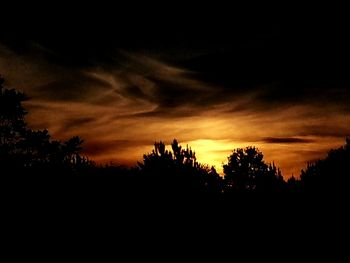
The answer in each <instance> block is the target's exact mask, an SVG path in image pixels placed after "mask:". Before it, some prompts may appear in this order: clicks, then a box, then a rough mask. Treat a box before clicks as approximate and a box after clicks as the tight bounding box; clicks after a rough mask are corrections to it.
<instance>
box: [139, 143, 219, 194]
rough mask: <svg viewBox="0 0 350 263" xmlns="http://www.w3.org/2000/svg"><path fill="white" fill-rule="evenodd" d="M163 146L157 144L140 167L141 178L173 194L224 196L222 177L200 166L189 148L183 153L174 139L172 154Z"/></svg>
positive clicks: (212, 170) (145, 156)
mask: <svg viewBox="0 0 350 263" xmlns="http://www.w3.org/2000/svg"><path fill="white" fill-rule="evenodd" d="M165 148H166V147H165V144H164V143H163V142H156V143H155V144H154V150H152V153H150V154H147V155H144V157H143V163H139V164H138V166H139V168H140V172H141V174H143V175H144V176H149V177H150V178H149V179H151V180H152V184H153V185H155V184H158V187H159V188H161V189H163V190H166V191H172V192H192V193H193V192H210V193H220V192H221V185H222V183H221V181H222V179H221V177H220V176H219V175H218V174H217V172H216V170H215V168H214V167H211V168H209V166H207V165H202V164H200V163H198V162H197V160H196V154H195V152H194V151H192V149H191V148H189V147H188V146H187V147H186V149H182V147H181V146H180V145H179V143H178V141H177V140H176V139H174V141H173V142H172V144H171V148H172V151H168V150H166V149H165Z"/></svg>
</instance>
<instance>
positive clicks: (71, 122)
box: [58, 117, 97, 133]
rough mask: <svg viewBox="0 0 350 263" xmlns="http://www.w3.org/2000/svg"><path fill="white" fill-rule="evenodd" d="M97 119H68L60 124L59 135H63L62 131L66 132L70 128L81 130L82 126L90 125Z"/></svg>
mask: <svg viewBox="0 0 350 263" xmlns="http://www.w3.org/2000/svg"><path fill="white" fill-rule="evenodd" d="M96 120H97V117H80V118H69V119H67V120H65V121H63V123H62V124H61V130H60V131H58V132H59V133H63V132H64V131H68V130H70V129H72V128H81V129H82V130H84V129H83V126H84V125H87V124H91V123H92V122H94V121H96Z"/></svg>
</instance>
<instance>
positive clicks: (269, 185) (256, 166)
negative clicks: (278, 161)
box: [224, 147, 284, 192]
mask: <svg viewBox="0 0 350 263" xmlns="http://www.w3.org/2000/svg"><path fill="white" fill-rule="evenodd" d="M263 158H264V156H263V154H262V152H260V151H259V150H258V149H257V148H255V147H247V148H245V149H242V148H239V149H236V150H234V151H233V153H232V154H231V155H230V156H229V157H228V163H227V164H225V165H224V173H225V182H226V184H225V186H226V188H225V189H226V191H228V192H230V191H275V190H279V189H282V187H283V185H284V180H283V177H282V174H281V172H280V170H279V169H278V168H276V166H275V164H274V163H273V164H272V165H271V164H269V165H267V164H266V163H265V162H264V160H263Z"/></svg>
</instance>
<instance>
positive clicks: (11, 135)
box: [0, 76, 27, 164]
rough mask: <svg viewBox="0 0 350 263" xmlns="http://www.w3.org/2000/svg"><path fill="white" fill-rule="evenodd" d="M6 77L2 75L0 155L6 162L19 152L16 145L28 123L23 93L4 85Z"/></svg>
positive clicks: (0, 80)
mask: <svg viewBox="0 0 350 263" xmlns="http://www.w3.org/2000/svg"><path fill="white" fill-rule="evenodd" d="M3 84H4V79H3V78H2V77H1V76H0V156H1V160H3V162H4V163H7V164H8V162H11V161H13V158H11V156H13V155H15V154H16V153H17V151H16V150H17V149H16V145H17V143H18V142H19V141H20V139H21V136H22V134H23V132H24V131H25V127H26V124H25V122H24V117H25V115H26V113H27V112H26V111H25V109H24V108H23V107H22V104H21V103H22V101H24V100H26V97H25V95H24V94H23V93H20V92H17V91H16V90H14V89H11V90H9V89H5V88H4V87H3Z"/></svg>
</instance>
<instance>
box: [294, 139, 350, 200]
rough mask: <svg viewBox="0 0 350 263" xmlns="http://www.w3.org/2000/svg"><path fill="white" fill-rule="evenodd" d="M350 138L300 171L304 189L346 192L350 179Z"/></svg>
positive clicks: (301, 184)
mask: <svg viewBox="0 0 350 263" xmlns="http://www.w3.org/2000/svg"><path fill="white" fill-rule="evenodd" d="M349 161H350V138H347V139H346V143H345V145H344V146H342V147H340V148H338V149H335V150H330V151H329V152H328V155H327V157H326V158H325V159H322V160H318V161H316V162H314V163H309V164H308V165H307V168H306V170H302V171H301V175H300V186H301V187H302V189H303V190H304V191H321V192H322V191H326V190H327V191H328V192H329V193H336V192H338V193H339V192H347V191H348V190H347V188H348V186H349V181H350V180H349V179H350V166H349Z"/></svg>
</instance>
